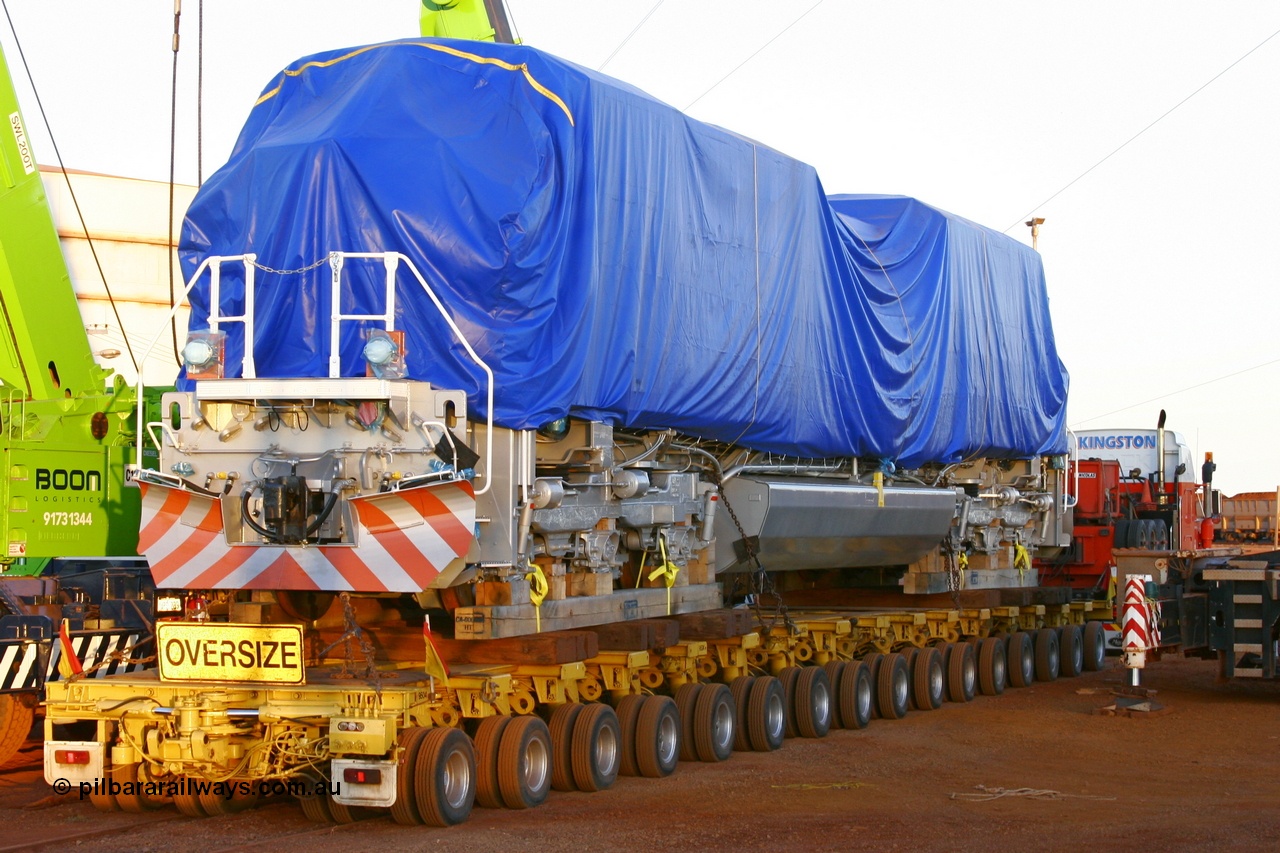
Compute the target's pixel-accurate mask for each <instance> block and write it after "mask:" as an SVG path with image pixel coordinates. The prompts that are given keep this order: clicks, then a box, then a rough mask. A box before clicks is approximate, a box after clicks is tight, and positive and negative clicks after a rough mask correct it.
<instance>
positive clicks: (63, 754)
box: [53, 749, 89, 764]
mask: <svg viewBox="0 0 1280 853" xmlns="http://www.w3.org/2000/svg"><path fill="white" fill-rule="evenodd" d="M53 760H54V761H56V762H57V763H58V764H88V763H89V751H88V750H87V749H55V750H54V751H53Z"/></svg>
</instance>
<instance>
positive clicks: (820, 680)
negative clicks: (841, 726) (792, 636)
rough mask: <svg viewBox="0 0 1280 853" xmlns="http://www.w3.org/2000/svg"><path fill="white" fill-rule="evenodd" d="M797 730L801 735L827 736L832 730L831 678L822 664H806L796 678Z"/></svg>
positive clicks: (811, 736) (812, 736) (810, 736)
mask: <svg viewBox="0 0 1280 853" xmlns="http://www.w3.org/2000/svg"><path fill="white" fill-rule="evenodd" d="M794 708H795V712H796V731H798V732H799V733H800V736H801V737H808V738H819V737H826V736H827V734H828V733H829V732H830V731H831V721H832V716H833V711H834V706H833V703H832V701H831V679H829V678H828V677H827V671H826V670H825V669H823V668H822V667H820V666H806V667H804V668H802V669H801V670H800V677H799V678H797V679H796V701H795V706H794Z"/></svg>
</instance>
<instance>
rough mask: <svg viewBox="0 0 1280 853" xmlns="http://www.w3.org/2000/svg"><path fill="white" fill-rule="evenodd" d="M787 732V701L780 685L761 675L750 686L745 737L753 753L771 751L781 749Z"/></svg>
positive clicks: (774, 680)
mask: <svg viewBox="0 0 1280 853" xmlns="http://www.w3.org/2000/svg"><path fill="white" fill-rule="evenodd" d="M786 732H787V700H786V693H785V692H784V691H783V689H782V682H780V681H779V680H778V679H776V678H774V677H773V676H772V675H762V676H760V677H759V678H757V679H756V683H755V684H753V685H751V694H750V696H748V697H747V735H748V737H749V739H750V740H751V748H752V749H754V750H755V751H756V752H773V751H774V750H775V749H780V748H781V747H782V739H783V738H784V737H785V736H786Z"/></svg>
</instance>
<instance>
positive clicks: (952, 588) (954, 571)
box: [942, 542, 964, 610]
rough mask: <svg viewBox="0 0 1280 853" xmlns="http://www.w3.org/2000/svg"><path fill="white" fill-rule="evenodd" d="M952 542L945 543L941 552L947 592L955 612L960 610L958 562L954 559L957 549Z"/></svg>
mask: <svg viewBox="0 0 1280 853" xmlns="http://www.w3.org/2000/svg"><path fill="white" fill-rule="evenodd" d="M962 547H964V546H957V545H955V544H954V543H952V542H947V543H945V545H944V547H943V549H942V552H943V554H944V555H945V557H946V560H947V591H948V592H950V593H951V603H952V604H954V605H955V608H956V610H959V609H960V561H959V560H958V559H957V558H956V552H957V550H958V548H962Z"/></svg>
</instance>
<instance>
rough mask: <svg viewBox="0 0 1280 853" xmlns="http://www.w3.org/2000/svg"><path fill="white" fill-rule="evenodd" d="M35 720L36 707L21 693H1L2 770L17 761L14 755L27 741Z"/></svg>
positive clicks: (0, 736)
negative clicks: (27, 701)
mask: <svg viewBox="0 0 1280 853" xmlns="http://www.w3.org/2000/svg"><path fill="white" fill-rule="evenodd" d="M34 720H35V708H33V707H32V706H30V705H28V704H27V703H26V701H24V697H23V696H22V695H21V694H17V693H6V694H3V695H0V770H2V769H4V768H6V767H8V766H9V765H10V764H12V763H16V762H15V761H14V756H16V755H17V754H18V750H20V749H22V745H23V744H24V743H26V742H27V736H28V735H30V734H31V724H32V722H33V721H34Z"/></svg>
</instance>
